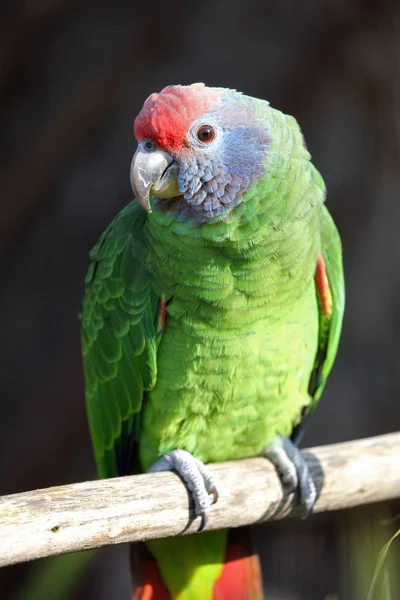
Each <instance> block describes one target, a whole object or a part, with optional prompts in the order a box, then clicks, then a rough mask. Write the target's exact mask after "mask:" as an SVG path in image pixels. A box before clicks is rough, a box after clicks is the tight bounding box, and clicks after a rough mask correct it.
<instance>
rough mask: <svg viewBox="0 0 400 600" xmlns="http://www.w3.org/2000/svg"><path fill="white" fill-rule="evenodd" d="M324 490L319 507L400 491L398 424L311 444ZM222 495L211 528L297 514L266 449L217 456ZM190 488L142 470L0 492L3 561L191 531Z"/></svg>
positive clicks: (372, 499)
mask: <svg viewBox="0 0 400 600" xmlns="http://www.w3.org/2000/svg"><path fill="white" fill-rule="evenodd" d="M306 456H307V462H308V464H309V466H310V468H311V472H312V474H313V477H314V480H315V481H316V483H317V487H318V489H319V490H320V496H319V498H318V501H317V503H316V506H315V512H324V511H331V510H337V509H340V508H349V507H351V506H357V505H360V504H368V503H371V502H378V501H381V500H389V499H392V498H398V497H400V433H394V434H389V435H384V436H380V437H375V438H369V439H364V440H358V441H354V442H346V443H342V444H333V445H330V446H322V447H319V448H312V449H310V450H307V451H306ZM210 469H211V470H212V471H213V473H214V475H215V479H216V481H217V482H218V485H219V491H220V498H219V501H218V503H217V504H215V505H214V506H213V507H212V509H211V515H210V522H209V525H208V528H209V529H219V528H221V527H238V526H239V525H246V524H250V523H258V522H261V521H267V520H272V519H280V518H282V517H285V516H289V515H290V516H295V515H299V514H301V508H300V507H299V505H298V501H297V498H296V497H294V496H293V494H292V495H288V494H286V493H285V491H284V490H282V486H281V484H280V482H279V479H278V477H277V475H276V473H275V470H274V468H273V467H272V466H271V464H270V463H269V462H268V460H266V459H263V458H252V459H248V460H241V461H236V462H230V463H221V464H215V465H211V466H210ZM198 526H199V519H198V518H194V517H193V512H192V510H191V507H190V506H189V500H188V495H187V492H186V489H185V487H184V485H183V484H182V483H181V481H180V480H179V478H178V477H177V476H176V475H174V474H172V473H157V474H151V475H136V476H132V477H124V478H118V479H109V480H103V481H89V482H85V483H75V484H73V485H64V486H60V487H54V488H48V489H45V490H35V491H31V492H25V493H22V494H14V495H12V496H4V497H2V498H0V566H4V565H9V564H13V563H17V562H22V561H27V560H32V559H34V558H41V557H44V556H50V555H54V554H62V553H64V552H74V551H77V550H86V549H88V548H96V547H99V546H105V545H107V544H118V543H122V542H134V541H139V540H147V539H151V538H157V537H165V536H173V535H179V534H182V533H193V532H195V531H196V530H197V529H198Z"/></svg>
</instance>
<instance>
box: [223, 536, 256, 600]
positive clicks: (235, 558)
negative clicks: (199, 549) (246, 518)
mask: <svg viewBox="0 0 400 600" xmlns="http://www.w3.org/2000/svg"><path fill="white" fill-rule="evenodd" d="M262 590H263V586H262V576H261V568H260V562H259V559H258V555H257V554H255V553H254V550H253V548H252V544H251V539H250V535H249V530H248V529H247V528H246V529H244V528H242V529H236V530H232V531H230V532H229V538H228V547H227V549H226V554H225V561H224V568H223V571H222V574H221V576H220V578H219V579H218V581H217V582H216V584H215V587H214V595H213V600H262V599H263V591H262Z"/></svg>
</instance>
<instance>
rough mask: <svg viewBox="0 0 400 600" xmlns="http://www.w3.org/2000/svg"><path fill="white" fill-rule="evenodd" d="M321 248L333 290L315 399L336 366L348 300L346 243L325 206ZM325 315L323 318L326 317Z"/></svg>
mask: <svg viewBox="0 0 400 600" xmlns="http://www.w3.org/2000/svg"><path fill="white" fill-rule="evenodd" d="M321 250H322V255H323V257H324V261H325V267H326V273H327V276H328V281H329V288H330V291H331V294H332V314H331V316H330V317H328V319H329V324H328V327H327V331H326V332H324V327H320V330H321V334H320V348H322V349H323V352H324V355H325V357H324V360H323V362H322V365H321V375H320V378H319V382H318V385H317V387H316V389H315V391H314V394H313V397H314V401H315V402H317V401H318V400H319V398H320V396H321V393H322V390H323V388H324V386H325V383H326V380H327V377H328V375H329V373H330V371H331V369H332V366H333V363H334V361H335V358H336V353H337V349H338V346H339V339H340V334H341V331H342V321H343V313H344V303H345V287H344V274H343V261H342V243H341V241H340V236H339V233H338V230H337V229H336V226H335V224H334V222H333V219H332V217H331V215H330V214H329V212H328V210H327V208H326V207H325V206H323V207H322V219H321ZM322 318H323V317H322V315H321V319H322Z"/></svg>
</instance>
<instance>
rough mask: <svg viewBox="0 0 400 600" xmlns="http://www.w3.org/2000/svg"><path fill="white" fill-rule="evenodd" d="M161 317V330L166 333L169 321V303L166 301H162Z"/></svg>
mask: <svg viewBox="0 0 400 600" xmlns="http://www.w3.org/2000/svg"><path fill="white" fill-rule="evenodd" d="M160 316H161V330H162V331H164V329H165V321H166V319H167V303H166V302H164V300H162V301H161V305H160Z"/></svg>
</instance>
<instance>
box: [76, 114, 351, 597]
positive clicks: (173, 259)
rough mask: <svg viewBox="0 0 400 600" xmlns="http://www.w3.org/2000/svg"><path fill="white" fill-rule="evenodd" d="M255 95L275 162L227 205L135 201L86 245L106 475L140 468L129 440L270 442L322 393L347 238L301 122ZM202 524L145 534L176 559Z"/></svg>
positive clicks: (94, 418) (94, 420) (86, 334)
mask: <svg viewBox="0 0 400 600" xmlns="http://www.w3.org/2000/svg"><path fill="white" fill-rule="evenodd" d="M257 110H258V111H259V112H260V113H262V114H263V115H265V119H266V122H268V127H269V128H270V131H271V134H272V135H271V138H272V144H271V146H270V149H269V152H268V155H267V156H266V158H265V175H264V177H263V178H262V179H261V180H260V181H258V182H257V183H256V184H255V185H253V186H252V187H251V188H250V189H249V191H248V192H246V194H245V196H244V198H243V201H242V202H241V203H240V204H239V205H238V206H236V207H235V209H233V211H231V213H230V215H229V218H228V219H226V220H223V219H222V220H220V221H219V222H216V223H205V224H202V225H201V226H198V225H197V226H196V225H194V224H193V223H190V222H189V223H188V222H180V221H177V220H176V219H175V218H174V217H173V215H172V214H170V213H168V212H162V211H157V210H156V211H154V212H153V213H152V214H151V215H147V214H146V213H145V212H144V211H143V209H142V208H140V207H139V206H138V205H137V204H136V203H131V204H129V205H128V206H127V207H126V208H125V209H124V210H123V211H122V212H121V213H120V214H119V215H118V217H117V218H116V219H115V220H114V221H113V222H112V224H111V225H110V226H109V228H108V229H107V230H106V232H105V233H104V234H103V236H102V237H101V238H100V241H99V242H98V244H97V245H96V246H95V248H94V249H93V251H92V253H91V259H92V263H91V266H90V269H89V273H88V276H87V279H86V284H87V286H86V295H85V299H84V305H83V312H82V345H83V355H84V369H85V380H86V398H87V410H88V418H89V424H90V430H91V434H92V439H93V446H94V451H95V456H96V460H97V465H98V470H99V473H100V475H101V476H102V477H107V476H114V475H117V474H118V473H126V472H129V471H131V470H132V469H133V462H132V460H131V458H133V457H132V456H131V453H132V448H133V444H134V442H137V443H138V451H139V457H138V458H139V465H138V468H140V469H142V470H147V469H148V468H149V467H150V466H151V464H153V463H154V462H155V461H156V460H157V459H158V458H159V457H161V456H162V455H163V454H164V453H166V452H168V451H169V450H172V449H175V448H181V449H186V450H188V451H189V452H191V453H192V454H193V455H194V456H196V457H197V458H199V459H200V460H202V461H204V462H206V463H207V462H214V461H225V460H231V459H239V458H245V457H249V456H255V455H260V454H262V451H263V449H264V448H265V447H266V446H267V445H268V444H269V443H270V442H271V441H272V439H273V438H274V437H275V436H276V435H277V434H280V435H284V436H290V434H291V432H292V430H293V428H294V427H295V426H296V425H297V424H298V423H299V421H300V420H301V416H302V412H303V409H304V408H305V407H307V406H310V405H311V406H312V407H314V405H315V403H316V401H317V400H318V399H319V396H320V393H321V391H322V388H323V386H324V384H325V381H326V378H327V376H328V374H329V371H330V369H331V367H332V364H333V361H334V358H335V354H336V350H337V345H338V341H339V334H340V328H341V321H342V314H343V306H344V286H343V274H342V262H341V247H340V239H339V236H338V234H337V232H336V229H335V226H334V224H333V222H332V220H331V218H330V216H329V213H328V212H327V210H326V208H325V207H324V205H323V202H324V198H325V188H324V184H323V181H322V179H321V177H320V175H319V173H318V172H317V171H316V169H315V168H314V167H313V165H312V164H311V162H310V160H309V154H308V152H307V150H306V148H305V146H304V143H303V139H302V135H301V133H300V130H299V128H298V125H297V123H296V121H295V120H294V119H292V118H291V117H286V116H285V115H283V114H282V113H280V112H278V111H276V110H273V109H272V108H270V107H269V106H268V105H267V104H266V103H259V104H258V105H257ZM319 252H322V255H323V257H324V260H325V264H326V268H327V274H328V279H329V285H330V289H331V293H332V298H333V310H332V313H331V314H330V315H328V317H324V319H322V318H321V315H320V309H319V304H318V301H317V293H316V288H315V280H314V275H315V269H316V262H317V256H318V254H319ZM161 298H163V299H164V300H165V301H167V319H166V325H165V329H164V331H163V333H162V336H161V331H160V301H161ZM318 361H319V362H321V364H318V365H316V362H318ZM316 366H317V367H318V369H317V370H318V380H317V381H316V383H315V385H314V389H311V390H310V377H311V373H312V372H313V371H314V372H315V370H316ZM144 398H145V401H144V402H143V399H144ZM201 539H202V536H196V538H192V539H191V540H190V541H188V540H185V538H179V539H177V540H174V542H173V544H170V546H168V543H169V542H168V541H165V542H163V541H161V542H152V543H151V546H150V547H151V550H152V552H153V553H154V554H155V556H156V557H157V559H158V561H159V562H160V563H161V566H162V565H168V561H169V560H170V559H171V561H172V564H173V554H174V553H173V551H171V549H172V547H175V546H177V545H178V546H179V548H182V547H183V548H184V547H185V544H186V545H187V548H189V546H190V548H191V549H192V547H193V543H194V542H196V543H197V545H198V548H199V553H200V554H201V553H202V552H204V548H203V550H202V549H201V548H202V546H203V544H202V542H201ZM218 539H219V540H223V539H224V534H221V535H220V537H218ZM216 546H218V544H216ZM220 546H221V547H220V549H219V551H218V553H217V554H219V555H220V561H221V562H222V559H223V554H224V542H223V543H222V544H221V545H220ZM157 548H158V549H157ZM185 552H186V553H187V554H190V556H191V558H190V559H188V560H189V561H192V562H190V564H191V565H192V564H195V560H194V558H193V552H192V550H191V551H190V552H187V551H185V549H183V550H181V555H180V559H179V560H181V561H182V557H184V556H185ZM168 555H169V556H168ZM171 556H172V558H171ZM214 559H215V557H214ZM193 561H194V563H193ZM168 568H169V567H168ZM171 568H172V567H171ZM161 570H162V568H161ZM167 570H168V569H167ZM189 570H190V569H189ZM213 573H214V575H212V578H213V579H214V580H215V578H216V577H217V576H218V574H219V570H218V569H217V571H213ZM185 577H186V579H185V582H183V580H182V582H181V583H180V580H179V575H177V576H176V579H175V581H176V582H177V583H176V586H177V589H179V586H180V585H184V584H185V585H186V588H187V585H188V582H187V576H185ZM186 588H185V589H186ZM210 590H211V588H210V587H207V586H206V588H205V589H204V590H203V593H204V594H205V595H204V596H199V597H201V598H202V599H203V600H206V598H208V597H210V593H211V592H210ZM174 597H175V596H174ZM176 597H178V596H176ZM185 597H186V596H184V595H181V596H179V598H180V599H182V600H183V598H185ZM187 597H188V598H189V597H190V598H192V597H194V596H187Z"/></svg>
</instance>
